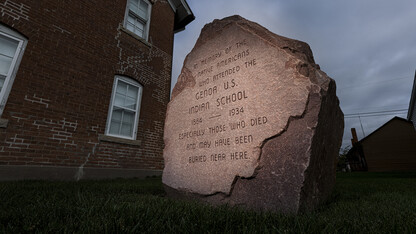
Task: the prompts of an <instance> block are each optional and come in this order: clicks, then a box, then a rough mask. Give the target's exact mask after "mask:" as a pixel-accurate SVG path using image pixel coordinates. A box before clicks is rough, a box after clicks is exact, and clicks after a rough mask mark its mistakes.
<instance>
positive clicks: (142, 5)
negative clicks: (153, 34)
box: [138, 0, 148, 20]
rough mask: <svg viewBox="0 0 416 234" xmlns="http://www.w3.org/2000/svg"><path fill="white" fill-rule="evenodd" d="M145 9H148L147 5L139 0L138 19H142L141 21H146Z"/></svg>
mask: <svg viewBox="0 0 416 234" xmlns="http://www.w3.org/2000/svg"><path fill="white" fill-rule="evenodd" d="M147 8H148V5H147V3H146V2H145V1H143V0H141V1H140V6H139V13H138V15H139V16H140V17H142V18H143V19H145V20H147Z"/></svg>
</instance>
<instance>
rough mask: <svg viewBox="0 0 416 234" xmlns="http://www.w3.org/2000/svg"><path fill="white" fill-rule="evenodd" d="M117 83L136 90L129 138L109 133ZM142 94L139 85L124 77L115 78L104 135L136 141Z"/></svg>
mask: <svg viewBox="0 0 416 234" xmlns="http://www.w3.org/2000/svg"><path fill="white" fill-rule="evenodd" d="M119 81H121V82H124V83H127V84H128V85H131V86H135V87H136V88H138V92H137V103H136V108H135V110H136V113H135V116H134V124H133V135H132V136H131V137H127V136H123V135H116V134H111V133H110V124H111V118H112V115H113V109H114V102H115V97H116V91H117V84H118V82H119ZM142 93H143V86H142V85H141V84H139V83H138V82H137V81H135V80H133V79H131V78H128V77H126V76H120V75H116V76H115V78H114V83H113V91H112V93H111V100H110V107H109V108H108V115H107V124H106V130H105V135H107V136H112V137H118V138H124V139H129V140H136V136H137V128H138V123H139V115H140V106H141V101H142Z"/></svg>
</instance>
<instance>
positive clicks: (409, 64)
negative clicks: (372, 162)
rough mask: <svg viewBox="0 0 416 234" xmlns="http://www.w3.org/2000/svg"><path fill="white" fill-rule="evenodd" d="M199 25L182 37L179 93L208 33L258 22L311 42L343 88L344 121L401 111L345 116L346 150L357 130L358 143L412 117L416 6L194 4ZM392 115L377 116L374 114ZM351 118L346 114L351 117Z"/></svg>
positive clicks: (323, 0) (319, 0)
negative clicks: (220, 25) (219, 24)
mask: <svg viewBox="0 0 416 234" xmlns="http://www.w3.org/2000/svg"><path fill="white" fill-rule="evenodd" d="M187 2H188V4H189V6H190V8H191V9H192V11H193V13H194V15H195V17H196V19H195V20H194V21H193V22H191V23H190V24H189V25H188V26H187V27H186V30H185V31H182V32H179V33H177V34H176V35H175V44H174V57H173V71H172V88H173V86H174V85H175V83H176V81H177V77H178V75H179V73H180V70H181V68H182V65H183V61H184V59H185V56H186V55H187V54H188V53H189V52H190V51H191V49H192V48H193V46H194V44H195V42H196V40H197V38H198V36H199V33H200V32H201V29H202V27H203V26H204V25H205V24H207V23H210V22H212V21H213V20H214V19H222V18H224V17H227V16H230V15H235V14H238V15H241V16H242V17H244V18H246V19H248V20H251V21H254V22H257V23H259V24H260V25H262V26H264V27H266V28H267V29H268V30H270V31H272V32H273V33H276V34H278V35H282V36H285V37H289V38H293V39H297V40H301V41H304V42H306V43H308V44H309V46H310V47H311V49H312V52H313V55H314V58H315V62H316V63H317V64H319V65H320V67H321V70H322V71H324V72H326V73H327V74H328V75H329V76H330V77H331V78H333V79H334V80H335V81H336V83H337V96H338V98H339V99H340V104H341V109H342V111H343V112H344V114H345V115H347V114H355V113H368V112H382V111H390V110H403V109H406V111H401V112H394V113H393V114H389V115H383V116H374V114H373V116H370V117H365V116H364V115H363V114H361V116H362V117H360V119H361V124H362V127H361V124H360V119H359V118H357V117H353V118H345V130H344V139H343V147H345V146H347V145H350V144H351V142H350V139H351V131H350V129H351V128H352V127H355V128H356V129H357V134H358V138H359V139H362V138H363V136H364V134H365V135H368V134H370V133H371V132H372V131H374V130H375V129H377V128H378V127H380V126H381V125H383V124H384V123H385V122H387V121H388V120H390V119H391V118H393V117H394V116H400V117H404V118H406V117H407V109H408V106H409V101H410V94H411V91H412V86H413V78H414V74H415V69H416V1H414V0H395V1H392V0H391V1H390V0H348V1H347V0H345V1H337V0H315V1H310V0H292V1H287V0H256V1H253V0H209V1H204V0H187ZM379 114H386V113H385V112H384V113H375V115H379ZM346 117H347V116H346Z"/></svg>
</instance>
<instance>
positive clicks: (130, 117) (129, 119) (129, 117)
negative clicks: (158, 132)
mask: <svg viewBox="0 0 416 234" xmlns="http://www.w3.org/2000/svg"><path fill="white" fill-rule="evenodd" d="M134 114H135V113H134V112H132V111H124V113H123V124H131V125H133V123H134Z"/></svg>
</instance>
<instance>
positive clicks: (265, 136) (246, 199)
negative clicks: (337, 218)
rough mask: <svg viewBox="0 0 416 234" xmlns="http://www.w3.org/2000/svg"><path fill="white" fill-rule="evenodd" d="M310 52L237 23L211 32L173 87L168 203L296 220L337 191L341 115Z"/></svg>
mask: <svg viewBox="0 0 416 234" xmlns="http://www.w3.org/2000/svg"><path fill="white" fill-rule="evenodd" d="M335 91H336V87H335V82H334V81H333V80H332V79H331V78H329V77H328V76H327V75H326V74H325V73H324V72H322V71H321V70H320V69H319V66H318V65H317V64H315V62H314V59H313V55H312V52H311V50H310V48H309V46H308V45H307V44H306V43H304V42H300V41H296V40H292V39H288V38H285V37H281V36H278V35H276V34H273V33H271V32H270V31H268V30H267V29H265V28H263V27H262V26H260V25H258V24H256V23H253V22H250V21H248V20H246V19H244V18H242V17H240V16H231V17H228V18H224V19H222V20H214V21H213V22H212V23H210V24H207V25H206V26H205V27H204V28H203V29H202V31H201V35H200V37H199V39H198V41H197V42H196V44H195V47H194V48H193V50H192V51H191V52H190V53H189V54H188V56H187V58H186V60H185V62H184V66H183V69H182V73H181V75H180V76H179V79H178V83H177V84H176V86H175V87H174V89H173V93H172V100H171V101H170V103H169V105H168V111H167V115H166V122H165V135H164V141H165V149H164V160H165V168H164V171H163V183H164V184H165V188H166V191H167V192H168V194H169V195H170V196H173V197H179V198H193V199H198V200H202V201H206V202H209V203H212V204H230V205H239V206H243V207H247V208H250V209H256V210H271V211H281V212H285V213H296V212H298V211H300V210H310V209H313V208H314V207H316V206H317V205H318V204H320V203H321V202H323V201H324V200H325V199H326V198H327V197H328V195H329V194H330V192H331V190H332V188H333V186H334V184H335V168H336V159H337V155H338V151H339V148H340V146H341V140H342V133H343V127H344V126H343V125H344V122H343V114H342V112H341V110H340V108H339V101H338V99H337V97H336V93H335Z"/></svg>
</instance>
